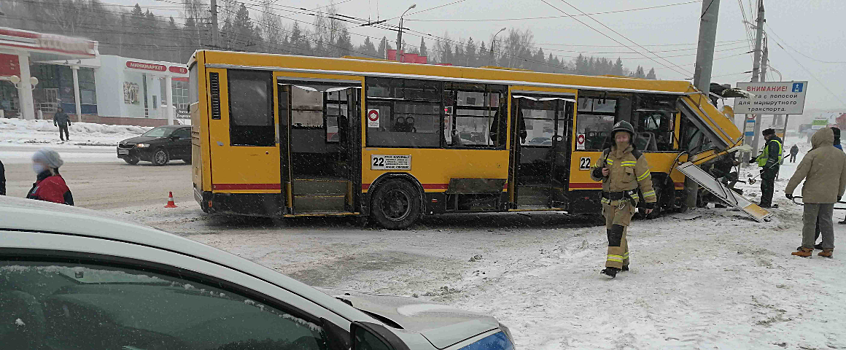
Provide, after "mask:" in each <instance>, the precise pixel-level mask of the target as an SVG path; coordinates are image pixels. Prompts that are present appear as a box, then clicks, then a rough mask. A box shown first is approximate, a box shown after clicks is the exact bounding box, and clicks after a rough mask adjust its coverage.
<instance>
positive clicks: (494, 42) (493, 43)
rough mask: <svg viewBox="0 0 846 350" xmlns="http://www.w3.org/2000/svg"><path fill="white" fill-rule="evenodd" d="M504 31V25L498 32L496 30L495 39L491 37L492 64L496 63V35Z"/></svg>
mask: <svg viewBox="0 0 846 350" xmlns="http://www.w3.org/2000/svg"><path fill="white" fill-rule="evenodd" d="M504 31H505V27H502V29H500V30H499V31H498V32H496V34H494V36H493V39H491V53H490V60H491V63H490V64H491V65H493V64H494V45H495V44H496V36H497V35H499V33H502V32H504Z"/></svg>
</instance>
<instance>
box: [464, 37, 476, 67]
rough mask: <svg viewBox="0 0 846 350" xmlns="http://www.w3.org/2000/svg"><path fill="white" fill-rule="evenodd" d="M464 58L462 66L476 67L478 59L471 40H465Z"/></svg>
mask: <svg viewBox="0 0 846 350" xmlns="http://www.w3.org/2000/svg"><path fill="white" fill-rule="evenodd" d="M464 56H465V57H466V58H465V62H464V64H465V65H467V66H468V67H478V63H477V62H478V61H479V60H478V58H477V56H476V43H474V42H473V38H472V37H471V38H470V39H468V40H467V45H465V47H464Z"/></svg>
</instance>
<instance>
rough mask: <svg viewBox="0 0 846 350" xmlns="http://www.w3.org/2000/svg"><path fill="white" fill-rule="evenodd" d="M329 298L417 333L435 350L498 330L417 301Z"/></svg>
mask: <svg viewBox="0 0 846 350" xmlns="http://www.w3.org/2000/svg"><path fill="white" fill-rule="evenodd" d="M331 294H333V295H336V297H337V298H338V299H341V300H343V301H345V302H347V303H348V304H351V305H352V307H354V308H356V309H359V310H361V311H364V312H366V313H368V314H371V315H376V316H378V317H375V318H377V319H380V318H381V319H380V321H382V322H383V323H386V324H387V325H389V326H392V327H395V328H396V327H397V326H399V327H401V328H402V329H404V330H408V331H415V332H419V333H420V334H422V335H423V336H424V337H426V339H427V340H429V342H430V343H432V345H434V346H435V347H437V348H438V349H443V348H446V347H448V346H451V345H453V344H456V343H458V342H460V341H462V340H466V339H468V338H471V337H473V336H476V335H479V334H482V333H484V332H487V331H490V330H493V329H497V328H499V322H497V320H496V319H495V318H493V317H490V316H485V315H482V314H478V313H474V312H469V311H464V310H459V309H456V308H453V307H450V306H447V305H442V304H435V303H430V302H426V301H422V300H418V299H413V298H403V297H394V296H382V295H368V294H361V293H353V292H345V293H343V294H342V295H337V294H336V293H331ZM391 323H393V324H391Z"/></svg>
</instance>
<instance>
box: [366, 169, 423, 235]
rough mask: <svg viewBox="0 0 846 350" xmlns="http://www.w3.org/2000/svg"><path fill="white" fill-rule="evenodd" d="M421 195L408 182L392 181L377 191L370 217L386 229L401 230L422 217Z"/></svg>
mask: <svg viewBox="0 0 846 350" xmlns="http://www.w3.org/2000/svg"><path fill="white" fill-rule="evenodd" d="M420 206H421V204H420V193H419V191H417V189H416V188H415V187H414V186H412V185H411V184H410V183H408V181H404V180H400V179H392V180H388V181H386V182H385V183H384V184H382V185H381V186H379V187H378V188H377V189H376V193H375V194H374V195H373V202H372V206H371V208H370V216H371V217H373V219H374V220H376V222H378V223H379V225H381V226H382V227H384V228H387V229H389V230H401V229H404V228H407V227H409V226H411V224H413V223H414V221H416V220H417V218H419V217H420V213H421V208H420Z"/></svg>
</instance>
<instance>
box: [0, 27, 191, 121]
mask: <svg viewBox="0 0 846 350" xmlns="http://www.w3.org/2000/svg"><path fill="white" fill-rule="evenodd" d="M59 108H62V109H63V110H64V112H65V113H67V114H68V115H70V116H71V120H75V121H85V122H92V123H103V124H126V125H141V126H158V125H165V124H177V123H188V120H189V117H188V115H187V110H188V69H187V68H186V67H185V64H182V63H171V62H157V61H146V60H137V59H132V58H125V57H120V56H112V55H100V54H99V52H98V50H97V42H95V41H90V40H85V39H79V38H71V37H64V36H59V35H52V34H42V33H35V32H28V31H21V30H17V29H11V28H0V111H2V112H0V113H2V114H0V117H6V118H23V119H39V118H44V119H51V118H52V117H53V114H55V113H56V112H57V111H58V109H59Z"/></svg>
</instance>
